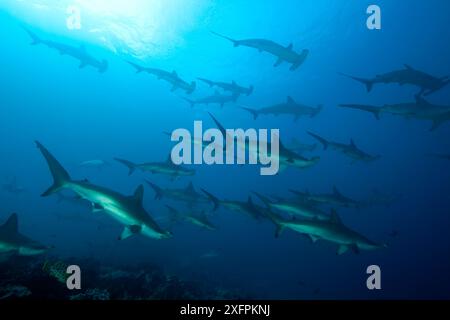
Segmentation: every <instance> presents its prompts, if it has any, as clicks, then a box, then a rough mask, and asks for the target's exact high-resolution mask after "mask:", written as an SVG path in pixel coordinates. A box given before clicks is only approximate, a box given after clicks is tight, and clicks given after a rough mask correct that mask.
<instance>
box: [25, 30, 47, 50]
mask: <svg viewBox="0 0 450 320" xmlns="http://www.w3.org/2000/svg"><path fill="white" fill-rule="evenodd" d="M23 29H24V30H25V31H26V32H27V33H28V35H29V36H30V37H31V40H32V41H31V45H32V46H36V45H38V44H40V43H42V39H41V38H39V37H38V36H37V34H36V33H34V32H32V31H30V30H29V29H28V28H26V27H23Z"/></svg>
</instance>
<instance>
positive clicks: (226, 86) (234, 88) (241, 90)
mask: <svg viewBox="0 0 450 320" xmlns="http://www.w3.org/2000/svg"><path fill="white" fill-rule="evenodd" d="M197 79H198V80H200V81H202V82H204V83H206V84H208V85H209V86H210V87H218V88H220V89H222V90H224V91H228V92H231V94H232V95H233V96H235V95H237V96H240V95H241V94H243V95H246V96H249V95H251V94H252V93H253V89H254V88H253V86H250V87H248V88H246V87H243V86H240V85H238V84H237V83H236V82H235V81H232V82H231V83H228V82H221V81H212V80H208V79H205V78H197Z"/></svg>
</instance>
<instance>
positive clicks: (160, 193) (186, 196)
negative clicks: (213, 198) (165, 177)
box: [146, 180, 209, 206]
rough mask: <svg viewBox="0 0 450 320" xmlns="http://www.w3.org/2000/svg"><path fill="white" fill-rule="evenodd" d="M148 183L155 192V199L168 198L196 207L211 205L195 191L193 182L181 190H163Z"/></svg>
mask: <svg viewBox="0 0 450 320" xmlns="http://www.w3.org/2000/svg"><path fill="white" fill-rule="evenodd" d="M146 182H147V183H148V185H149V186H150V187H151V188H152V189H153V190H154V191H155V199H157V200H160V199H162V198H168V199H173V200H176V201H183V202H186V203H187V204H188V205H189V206H194V205H196V204H199V203H209V199H208V198H207V197H205V196H204V195H203V194H201V193H198V192H197V191H196V190H195V188H194V185H193V184H192V182H189V184H188V186H187V187H186V188H181V189H169V188H165V189H163V188H161V187H159V186H157V185H156V184H154V183H153V182H151V181H148V180H146Z"/></svg>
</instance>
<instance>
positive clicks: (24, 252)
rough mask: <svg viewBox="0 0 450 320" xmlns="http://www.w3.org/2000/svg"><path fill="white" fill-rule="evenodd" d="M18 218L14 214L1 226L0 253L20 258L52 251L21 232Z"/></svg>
mask: <svg viewBox="0 0 450 320" xmlns="http://www.w3.org/2000/svg"><path fill="white" fill-rule="evenodd" d="M18 224H19V223H18V217H17V214H16V213H13V214H12V215H11V216H10V217H9V218H8V220H7V221H6V222H5V224H3V225H2V226H0V253H1V254H18V255H20V256H35V255H40V254H44V253H46V252H47V251H48V250H50V249H52V247H50V246H45V245H42V244H40V243H39V242H36V241H34V240H31V239H30V238H28V237H26V236H24V235H22V234H21V233H20V232H19V226H18Z"/></svg>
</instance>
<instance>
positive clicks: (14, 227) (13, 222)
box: [0, 213, 19, 233]
mask: <svg viewBox="0 0 450 320" xmlns="http://www.w3.org/2000/svg"><path fill="white" fill-rule="evenodd" d="M18 225H19V219H18V217H17V213H13V214H11V215H10V216H9V218H8V220H6V222H5V223H4V224H3V225H0V228H1V229H2V230H4V231H6V232H8V233H17V232H18V230H19V227H18Z"/></svg>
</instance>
